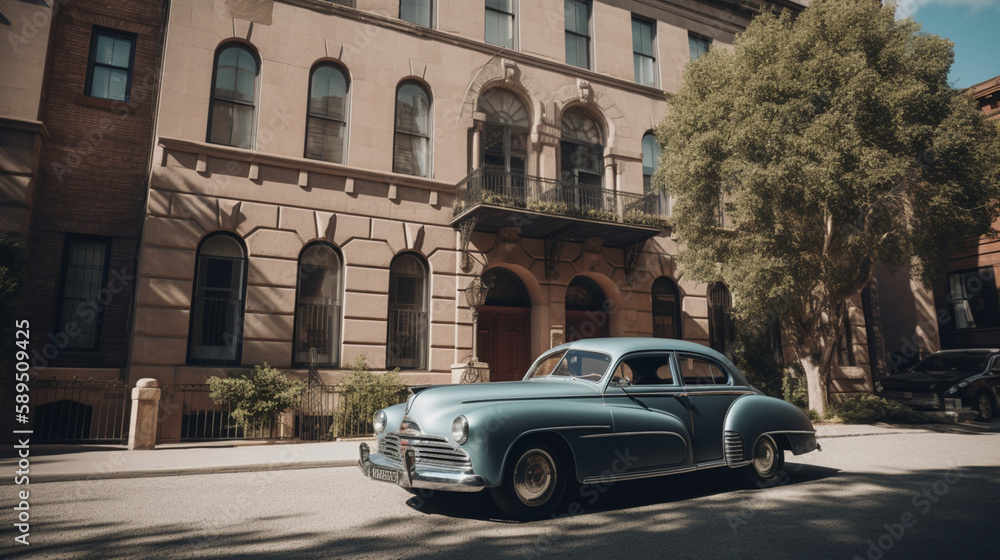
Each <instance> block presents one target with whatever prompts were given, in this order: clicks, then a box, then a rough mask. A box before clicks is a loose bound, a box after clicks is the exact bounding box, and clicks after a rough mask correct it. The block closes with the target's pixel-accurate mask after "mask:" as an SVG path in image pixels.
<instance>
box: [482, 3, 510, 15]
mask: <svg viewBox="0 0 1000 560" xmlns="http://www.w3.org/2000/svg"><path fill="white" fill-rule="evenodd" d="M486 7H487V8H492V9H494V10H498V11H501V12H507V13H513V12H514V0H486Z"/></svg>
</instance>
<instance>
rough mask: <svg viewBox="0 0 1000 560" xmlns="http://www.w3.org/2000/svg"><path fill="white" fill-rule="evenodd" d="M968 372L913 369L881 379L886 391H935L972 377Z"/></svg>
mask: <svg viewBox="0 0 1000 560" xmlns="http://www.w3.org/2000/svg"><path fill="white" fill-rule="evenodd" d="M973 375H976V374H975V373H968V372H958V373H956V372H953V371H948V372H944V371H941V372H937V371H913V372H910V373H901V374H898V375H892V376H889V377H887V378H885V379H883V380H882V381H881V383H882V388H883V389H885V390H887V391H914V392H916V391H937V390H939V389H942V388H944V387H947V386H948V385H951V384H952V383H955V382H956V381H960V380H962V379H965V378H966V377H972V376H973Z"/></svg>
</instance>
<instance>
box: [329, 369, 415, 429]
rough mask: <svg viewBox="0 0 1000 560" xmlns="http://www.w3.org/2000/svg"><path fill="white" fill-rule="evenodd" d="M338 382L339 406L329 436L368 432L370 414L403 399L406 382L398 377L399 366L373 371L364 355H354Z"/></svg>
mask: <svg viewBox="0 0 1000 560" xmlns="http://www.w3.org/2000/svg"><path fill="white" fill-rule="evenodd" d="M351 369H353V370H354V371H352V372H351V374H350V375H349V376H347V379H345V380H344V382H343V384H342V386H343V388H344V391H343V393H342V394H341V399H340V406H339V407H337V413H336V417H335V421H334V423H333V426H331V427H330V432H331V434H332V435H333V437H353V436H363V435H368V434H371V430H372V422H371V421H372V417H373V416H375V413H376V412H378V411H379V410H382V409H383V408H386V407H388V406H392V405H394V404H399V403H401V402H403V401H405V400H406V391H407V388H406V384H404V383H403V382H402V381H400V379H399V369H394V370H392V371H387V372H385V373H373V372H372V371H370V370H369V369H368V363H367V362H366V360H365V357H364V356H358V357H357V358H356V359H355V360H354V363H353V364H352V365H351Z"/></svg>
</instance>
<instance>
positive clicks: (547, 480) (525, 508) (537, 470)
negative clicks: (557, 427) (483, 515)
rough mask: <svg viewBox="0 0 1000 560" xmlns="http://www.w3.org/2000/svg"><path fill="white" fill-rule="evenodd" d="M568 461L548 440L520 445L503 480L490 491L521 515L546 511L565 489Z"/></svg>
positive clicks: (507, 508) (528, 516) (504, 507)
mask: <svg viewBox="0 0 1000 560" xmlns="http://www.w3.org/2000/svg"><path fill="white" fill-rule="evenodd" d="M565 465H566V461H564V460H562V454H561V453H559V452H558V451H557V450H556V449H555V448H553V447H552V446H550V445H548V444H547V443H544V442H528V443H527V444H523V445H519V446H518V447H517V448H516V449H515V450H514V452H513V453H511V454H510V457H509V461H508V463H507V468H506V469H505V470H504V477H503V482H502V483H501V484H500V486H498V487H496V488H493V489H492V491H491V492H492V495H493V501H494V502H496V504H497V506H498V507H499V508H500V509H501V510H503V511H504V513H507V514H509V515H512V516H514V517H517V518H519V519H521V518H523V519H532V518H538V517H541V516H544V515H547V514H549V513H551V512H552V510H553V509H555V507H556V506H557V505H558V504H559V502H560V501H562V498H563V494H564V493H565V491H566V476H567V475H568V474H569V473H568V471H567V470H566V469H565Z"/></svg>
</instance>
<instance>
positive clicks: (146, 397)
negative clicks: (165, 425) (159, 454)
mask: <svg viewBox="0 0 1000 560" xmlns="http://www.w3.org/2000/svg"><path fill="white" fill-rule="evenodd" d="M159 409H160V388H159V384H158V383H157V382H156V380H155V379H151V378H148V377H146V378H143V379H140V380H139V381H137V382H136V384H135V388H134V389H132V418H131V421H130V422H129V432H128V448H129V450H132V449H153V448H155V447H156V428H157V425H158V424H159V423H158V422H157V418H158V416H159Z"/></svg>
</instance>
